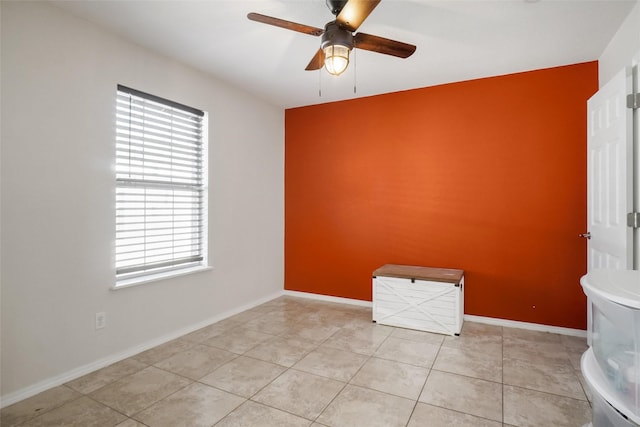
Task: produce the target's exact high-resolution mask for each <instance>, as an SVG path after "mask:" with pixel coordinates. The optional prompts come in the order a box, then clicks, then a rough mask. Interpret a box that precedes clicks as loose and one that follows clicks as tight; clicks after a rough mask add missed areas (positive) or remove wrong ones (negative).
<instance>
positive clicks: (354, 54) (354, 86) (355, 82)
mask: <svg viewBox="0 0 640 427" xmlns="http://www.w3.org/2000/svg"><path fill="white" fill-rule="evenodd" d="M356 56H358V55H357V54H356V46H355V43H354V46H353V93H356V85H357V78H356V76H357V74H358V73H357V72H356V71H357V70H358V68H357V67H356V64H357V63H358V61H357V58H356Z"/></svg>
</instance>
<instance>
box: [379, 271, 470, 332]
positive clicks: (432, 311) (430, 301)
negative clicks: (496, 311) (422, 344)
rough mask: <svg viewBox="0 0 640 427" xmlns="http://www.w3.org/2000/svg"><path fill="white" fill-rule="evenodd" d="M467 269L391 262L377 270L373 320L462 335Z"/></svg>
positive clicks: (410, 327) (404, 326)
mask: <svg viewBox="0 0 640 427" xmlns="http://www.w3.org/2000/svg"><path fill="white" fill-rule="evenodd" d="M463 314H464V271H463V270H456V269H448V268H430V267H415V266H409V265H396V264H387V265H384V266H382V267H380V268H378V269H377V270H375V271H374V272H373V321H374V322H377V323H380V324H383V325H390V326H399V327H402V328H409V329H417V330H420V331H427V332H436V333H441V334H447V335H459V334H460V330H461V329H462V316H463Z"/></svg>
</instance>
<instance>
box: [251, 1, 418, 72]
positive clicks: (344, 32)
mask: <svg viewBox="0 0 640 427" xmlns="http://www.w3.org/2000/svg"><path fill="white" fill-rule="evenodd" d="M326 3H327V7H328V8H329V10H330V11H331V13H333V14H334V15H336V19H335V21H330V22H328V23H327V24H326V25H325V27H324V30H322V29H320V28H316V27H311V26H309V25H304V24H298V23H296V22H291V21H285V20H283V19H279V18H274V17H271V16H266V15H261V14H259V13H249V14H248V15H247V18H249V19H250V20H252V21H256V22H261V23H263V24H269V25H274V26H276V27H281V28H285V29H287V30H292V31H297V32H300V33H304V34H309V35H312V36H320V35H322V41H321V43H320V49H318V51H317V52H316V54H315V55H314V56H313V58H311V61H310V62H309V64H308V65H307V67H306V68H305V69H306V70H307V71H310V70H319V69H321V68H322V67H323V66H324V68H325V69H326V70H327V72H329V73H330V74H332V75H334V76H339V75H340V74H342V73H343V72H344V71H345V70H346V69H347V67H348V66H349V55H350V53H351V50H352V49H353V48H354V47H355V48H358V49H364V50H369V51H372V52H377V53H382V54H385V55H391V56H396V57H398V58H408V57H409V56H411V55H413V52H415V50H416V47H415V46H414V45H411V44H407V43H402V42H399V41H395V40H390V39H386V38H383V37H378V36H373V35H370V34H364V33H357V34H354V32H355V31H356V30H357V29H358V27H359V26H360V25H361V24H362V22H363V21H364V20H365V19H366V17H367V16H369V14H370V13H371V12H372V11H373V9H374V8H375V7H376V6H377V5H378V3H380V0H326Z"/></svg>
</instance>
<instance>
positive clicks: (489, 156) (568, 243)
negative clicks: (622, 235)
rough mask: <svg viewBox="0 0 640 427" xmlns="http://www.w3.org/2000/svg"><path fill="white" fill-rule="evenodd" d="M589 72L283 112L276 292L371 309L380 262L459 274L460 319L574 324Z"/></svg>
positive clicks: (582, 312)
mask: <svg viewBox="0 0 640 427" xmlns="http://www.w3.org/2000/svg"><path fill="white" fill-rule="evenodd" d="M597 88H598V76H597V62H588V63H583V64H576V65H570V66H564V67H557V68H550V69H544V70H537V71H531V72H525V73H518V74H511V75H506V76H499V77H491V78H485V79H479V80H473V81H466V82H460V83H453V84H446V85H442V86H435V87H428V88H424V89H416V90H410V91H406V92H398V93H392V94H386V95H380V96H374V97H368V98H360V99H355V100H350V101H342V102H335V103H327V104H321V105H314V106H308V107H301V108H293V109H289V110H286V112H285V289H288V290H295V291H303V292H311V293H317V294H323V295H332V296H339V297H345V298H354V299H360V300H369V301H370V300H371V273H372V271H373V270H375V269H376V268H378V267H380V266H381V265H383V264H388V263H394V264H409V265H421V266H429V267H445V268H460V269H463V270H465V285H466V288H465V314H472V315H478V316H487V317H495V318H502V319H511V320H518V321H524V322H533V323H540V324H547V325H555V326H563V327H569V328H579V329H584V328H585V327H586V299H585V297H584V294H583V293H582V290H581V288H580V285H579V279H580V277H581V276H582V275H583V274H584V273H585V271H586V243H585V240H584V239H580V238H578V234H579V233H583V232H585V230H586V163H587V161H586V128H587V124H586V114H587V111H586V101H587V99H588V98H589V97H590V96H591V95H593V94H594V93H595V92H596V91H597Z"/></svg>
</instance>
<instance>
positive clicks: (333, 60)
mask: <svg viewBox="0 0 640 427" xmlns="http://www.w3.org/2000/svg"><path fill="white" fill-rule="evenodd" d="M320 48H321V49H322V51H323V52H324V67H325V68H326V70H327V71H328V72H329V74H333V75H334V76H339V75H340V74H342V73H343V72H344V70H346V69H347V66H348V65H349V53H350V52H351V49H353V34H351V32H350V31H348V30H345V29H343V28H340V26H339V25H338V24H337V23H336V21H332V22H329V23H328V24H327V25H326V26H325V28H324V34H322V43H321V44H320Z"/></svg>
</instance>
